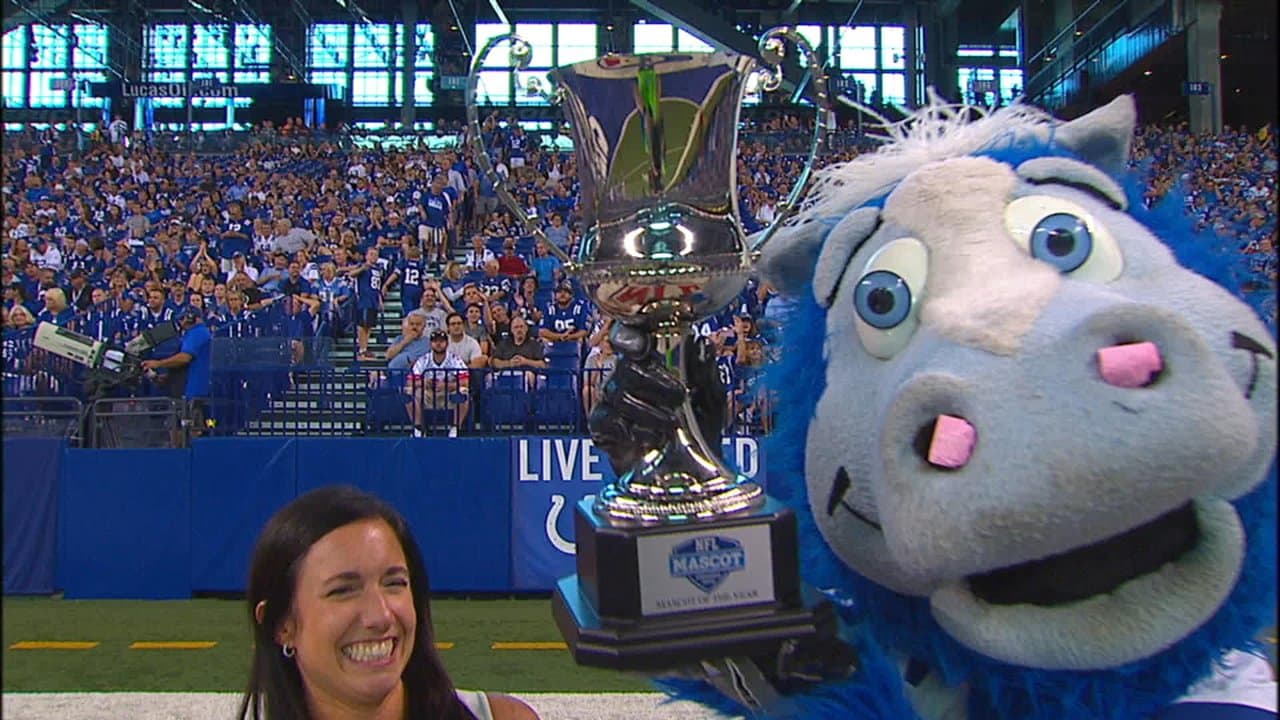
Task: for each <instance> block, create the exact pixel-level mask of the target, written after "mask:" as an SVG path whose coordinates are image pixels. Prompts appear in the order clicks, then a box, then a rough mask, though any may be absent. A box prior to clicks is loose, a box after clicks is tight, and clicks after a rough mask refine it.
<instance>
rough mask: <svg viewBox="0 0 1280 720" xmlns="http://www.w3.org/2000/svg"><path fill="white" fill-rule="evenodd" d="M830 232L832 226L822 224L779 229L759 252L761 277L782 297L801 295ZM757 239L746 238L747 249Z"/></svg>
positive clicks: (814, 223)
mask: <svg viewBox="0 0 1280 720" xmlns="http://www.w3.org/2000/svg"><path fill="white" fill-rule="evenodd" d="M829 229H831V223H829V222H823V221H821V220H813V221H810V222H807V223H803V224H800V225H790V226H785V227H782V228H779V229H778V232H777V234H776V235H774V236H773V238H772V239H771V240H769V242H768V244H767V245H765V246H764V248H763V250H761V255H760V261H759V262H758V263H757V265H756V269H757V270H759V272H760V277H761V278H763V279H764V281H765V282H767V283H769V284H770V285H772V286H773V287H774V288H776V289H777V290H778V292H780V293H782V294H783V295H792V296H794V295H798V294H800V293H801V292H802V291H803V290H804V288H805V286H806V285H808V284H809V282H810V280H812V279H813V266H814V264H815V263H816V262H817V261H818V249H819V248H821V247H822V239H823V238H824V237H826V235H827V230H829ZM761 232H763V231H761ZM756 237H758V236H757V235H753V236H752V237H751V238H749V239H748V243H747V244H748V245H750V244H751V241H753V240H754V239H755V238H756Z"/></svg>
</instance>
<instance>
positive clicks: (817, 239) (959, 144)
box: [668, 97, 1276, 720]
mask: <svg viewBox="0 0 1280 720" xmlns="http://www.w3.org/2000/svg"><path fill="white" fill-rule="evenodd" d="M1135 117H1136V113H1135V110H1134V106H1133V102H1132V100H1131V99H1130V98H1128V97H1122V98H1119V99H1117V100H1115V101H1114V102H1112V103H1111V104H1109V105H1107V106H1105V107H1103V108H1100V109H1099V110H1097V111H1095V112H1093V113H1091V114H1089V115H1087V116H1085V117H1082V118H1080V119H1078V120H1075V121H1072V122H1069V123H1057V122H1055V121H1053V120H1052V119H1051V118H1049V117H1047V116H1045V115H1044V114H1042V113H1040V112H1038V111H1036V110H1034V109H1032V108H1029V107H1026V106H1014V107H1011V108H1007V109H1004V110H1000V111H997V112H996V113H994V114H992V115H991V116H989V117H985V118H983V119H980V120H977V121H973V122H970V121H969V119H968V118H967V117H966V114H965V113H963V112H961V113H957V112H954V111H952V110H950V109H948V108H946V107H943V106H940V105H937V104H935V105H932V106H930V107H927V108H925V109H923V110H921V111H920V112H918V113H917V114H916V116H915V117H913V118H912V119H911V120H910V121H909V122H908V123H906V124H904V125H902V126H896V127H892V128H890V132H891V134H892V137H891V142H889V143H888V144H887V145H886V146H885V147H883V148H882V149H881V150H879V151H878V152H876V153H873V154H869V155H865V156H862V157H860V158H858V159H856V160H854V161H852V162H849V163H846V164H842V165H836V166H832V167H829V168H826V169H824V170H823V171H821V173H820V174H819V176H818V181H817V184H816V186H815V189H814V191H813V192H812V193H811V194H810V197H809V199H808V200H807V202H806V206H805V209H804V210H803V211H802V213H801V214H800V216H799V218H798V219H797V221H795V222H794V223H793V224H792V225H791V226H790V227H789V228H788V229H787V230H786V231H785V232H784V234H781V235H780V236H779V237H778V238H776V242H775V243H774V244H773V245H772V246H771V247H770V248H768V250H767V251H766V257H765V264H764V274H765V276H766V278H767V279H768V280H770V282H772V283H773V284H774V285H775V286H776V287H778V288H779V289H780V290H781V291H782V292H783V294H784V297H785V298H786V301H787V302H788V303H789V304H790V315H789V316H788V318H787V320H786V322H785V323H784V327H785V335H784V340H783V344H784V347H785V350H784V352H783V353H782V360H781V362H780V363H779V364H778V365H777V366H776V367H774V368H773V369H772V375H771V386H772V387H773V388H775V389H776V391H777V393H778V395H779V401H778V404H777V406H776V407H777V413H778V416H779V423H778V426H777V427H778V429H777V430H776V431H775V433H774V436H773V437H772V439H771V443H770V446H769V451H770V452H769V453H768V458H769V465H770V481H769V487H770V491H771V493H773V494H775V495H778V496H780V497H781V498H782V499H784V500H786V501H789V502H790V503H791V504H792V505H793V506H794V507H796V509H797V512H798V514H799V515H800V521H801V546H802V548H803V552H804V553H805V557H804V558H802V565H801V566H802V567H803V568H804V572H805V574H806V579H807V580H809V581H810V582H811V583H813V584H814V585H816V586H818V587H820V588H824V589H825V590H826V591H827V592H828V594H829V595H831V596H832V597H836V598H839V599H842V600H843V601H844V602H843V607H844V610H843V616H844V619H845V620H846V622H847V623H848V628H849V637H850V640H851V641H852V642H853V644H854V645H855V646H856V647H857V648H858V651H859V653H860V655H861V656H862V658H863V662H862V666H861V668H860V671H859V673H858V674H856V675H855V676H853V677H852V678H850V679H849V680H846V681H843V682H841V683H830V684H825V685H819V686H816V687H813V688H810V689H808V690H806V691H803V692H797V693H793V694H791V695H789V696H785V697H784V698H783V700H782V702H780V703H778V704H777V705H776V706H775V707H774V708H767V709H766V714H771V715H774V716H778V717H840V718H844V717H896V718H901V717H904V716H905V715H904V713H905V714H907V715H909V714H915V715H916V716H918V717H922V718H925V719H926V720H933V719H935V718H947V719H948V720H952V719H956V720H958V719H961V718H970V719H973V720H977V719H978V718H1032V719H1036V720H1038V719H1040V718H1044V719H1046V720H1048V719H1050V718H1052V719H1054V720H1059V719H1061V718H1071V719H1073V720H1074V719H1076V718H1099V719H1103V718H1105V719H1120V720H1143V719H1146V718H1175V717H1180V715H1179V713H1188V712H1197V711H1199V712H1201V713H1203V716H1204V717H1215V718H1227V717H1237V716H1233V715H1228V714H1227V713H1230V712H1239V713H1244V714H1241V715H1238V717H1255V716H1257V715H1248V713H1251V712H1252V713H1258V714H1261V716H1264V717H1273V716H1274V710H1275V684H1274V681H1273V680H1272V679H1271V676H1270V672H1269V668H1267V667H1266V666H1265V664H1263V663H1261V661H1259V660H1258V658H1257V657H1256V656H1255V655H1251V654H1248V651H1256V650H1257V647H1256V644H1255V643H1256V638H1258V637H1259V635H1260V633H1261V631H1263V630H1264V629H1265V628H1267V627H1270V626H1272V625H1273V624H1274V623H1275V589H1276V588H1275V584H1276V580H1275V529H1276V528H1275V512H1274V511H1275V483H1276V481H1275V476H1274V466H1273V463H1274V456H1275V446H1276V344H1275V340H1274V338H1273V337H1272V335H1271V333H1270V332H1269V330H1268V329H1267V326H1265V325H1264V324H1263V323H1262V322H1260V321H1259V319H1258V317H1257V316H1256V315H1254V314H1253V312H1252V311H1251V310H1250V309H1249V307H1248V306H1247V305H1246V304H1245V303H1243V302H1241V300H1240V298H1239V297H1237V296H1236V295H1233V293H1232V292H1231V291H1228V290H1227V289H1224V288H1223V287H1222V286H1220V285H1218V284H1215V283H1214V282H1211V281H1210V280H1208V279H1206V277H1205V276H1204V275H1208V276H1210V277H1213V278H1214V279H1216V280H1218V281H1220V282H1224V283H1226V284H1230V275H1231V273H1230V272H1229V271H1227V272H1222V271H1223V270H1224V268H1223V267H1221V265H1222V264H1223V262H1224V258H1222V257H1215V258H1213V262H1214V263H1216V264H1218V265H1219V267H1207V266H1198V267H1196V270H1198V271H1199V272H1201V273H1203V275H1202V274H1197V273H1196V272H1193V271H1192V270H1191V269H1188V268H1187V267H1184V266H1183V265H1180V264H1179V262H1178V260H1179V258H1182V259H1187V258H1190V257H1194V256H1197V255H1199V256H1201V257H1203V256H1204V253H1203V251H1202V250H1200V251H1197V250H1196V249H1195V248H1197V247H1203V246H1205V243H1209V244H1208V247H1214V243H1218V244H1220V243H1219V241H1216V240H1213V239H1205V238H1201V237H1195V236H1193V234H1192V233H1191V232H1190V223H1189V221H1188V220H1187V219H1186V218H1185V217H1182V214H1181V208H1180V203H1178V202H1177V199H1176V198H1174V199H1173V200H1172V202H1166V203H1165V205H1164V206H1162V207H1158V208H1156V209H1155V210H1151V211H1149V210H1146V209H1145V208H1143V207H1142V204H1141V200H1140V198H1141V195H1140V194H1139V193H1138V192H1137V188H1136V183H1135V182H1134V181H1133V180H1132V179H1131V178H1128V177H1126V176H1125V165H1126V159H1127V155H1128V150H1129V143H1130V139H1131V137H1132V135H1133V128H1134V123H1135ZM1175 204H1176V205H1178V206H1179V207H1176V208H1174V209H1172V210H1170V209H1169V208H1170V206H1172V205H1175ZM1171 248H1172V251H1171ZM1233 651H1246V652H1233ZM1197 683H1199V684H1197ZM668 687H671V688H673V689H674V690H675V691H676V692H678V693H680V694H683V695H685V696H692V697H698V698H700V699H703V700H705V701H707V702H711V703H713V704H714V703H715V702H716V701H714V700H712V699H711V697H710V696H709V695H708V694H707V692H706V687H705V686H701V687H696V686H693V685H690V684H688V683H674V684H669V685H668ZM1188 694H1190V696H1188ZM904 698H906V701H907V702H910V703H911V705H912V707H913V710H904V709H903V702H904V701H903V699H904ZM1180 698H1181V699H1182V700H1184V702H1179V700H1180ZM1186 700H1198V701H1200V702H1185V701H1186ZM1206 701H1216V702H1218V703H1219V704H1218V705H1216V706H1215V705H1213V704H1210V703H1208V702H1206ZM1224 702H1225V703H1226V704H1222V703H1224ZM719 706H720V707H724V709H726V710H728V709H729V708H727V707H725V706H724V705H719ZM837 708H838V709H837ZM1186 716H1187V717H1191V716H1190V715H1186Z"/></svg>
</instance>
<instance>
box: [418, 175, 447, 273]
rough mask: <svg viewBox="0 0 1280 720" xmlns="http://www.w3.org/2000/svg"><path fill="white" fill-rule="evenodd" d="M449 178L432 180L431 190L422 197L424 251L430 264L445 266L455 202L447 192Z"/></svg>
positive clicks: (437, 176) (440, 177)
mask: <svg viewBox="0 0 1280 720" xmlns="http://www.w3.org/2000/svg"><path fill="white" fill-rule="evenodd" d="M446 181H447V178H446V177H445V176H444V174H443V173H441V174H437V175H436V176H435V177H433V178H431V189H430V190H429V191H428V192H427V193H426V194H425V195H423V196H422V209H423V218H422V224H423V225H424V226H426V228H427V229H426V237H425V239H424V243H423V250H424V251H425V252H426V255H427V260H428V262H435V263H438V264H441V265H443V264H444V263H445V261H446V260H447V259H448V257H449V229H450V227H451V225H452V220H453V201H452V200H451V199H450V197H449V195H448V194H447V193H446V192H445V183H446Z"/></svg>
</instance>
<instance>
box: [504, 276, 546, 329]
mask: <svg viewBox="0 0 1280 720" xmlns="http://www.w3.org/2000/svg"><path fill="white" fill-rule="evenodd" d="M538 302H539V297H538V278H536V277H534V276H532V275H525V276H524V277H522V278H520V282H519V285H518V287H517V290H516V294H515V295H513V296H512V298H511V313H512V314H513V315H523V316H524V319H525V320H528V321H529V322H530V323H532V324H533V325H536V326H541V325H542V316H543V312H542V308H540V307H538Z"/></svg>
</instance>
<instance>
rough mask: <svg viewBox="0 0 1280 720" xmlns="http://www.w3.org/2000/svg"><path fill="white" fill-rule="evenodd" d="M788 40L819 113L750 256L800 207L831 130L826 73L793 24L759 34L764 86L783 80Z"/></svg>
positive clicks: (762, 247) (767, 88) (772, 86)
mask: <svg viewBox="0 0 1280 720" xmlns="http://www.w3.org/2000/svg"><path fill="white" fill-rule="evenodd" d="M787 40H790V41H791V42H792V43H793V44H794V45H795V46H796V47H798V48H800V52H801V53H802V54H803V55H804V61H805V64H806V65H807V66H808V71H809V78H810V80H809V81H810V82H812V83H813V88H814V90H815V93H814V95H815V97H816V98H817V102H818V112H817V117H815V118H814V123H813V140H812V142H810V144H809V159H808V160H807V161H806V162H805V164H804V169H803V170H801V171H800V177H798V178H796V182H795V185H793V186H792V187H791V192H790V194H788V195H787V199H786V201H785V202H784V203H783V204H782V207H781V208H779V212H778V214H777V216H776V217H775V218H774V219H773V222H772V223H770V224H769V227H767V228H765V231H764V232H763V233H761V234H760V236H759V237H758V238H757V239H756V241H755V242H753V243H752V244H751V253H752V254H753V255H755V254H758V253H759V252H760V251H761V250H763V249H764V246H765V243H767V242H769V240H770V239H771V238H773V236H774V234H776V233H777V232H778V230H779V228H781V227H782V224H783V223H784V222H786V221H787V220H789V219H791V217H792V216H793V215H795V214H796V211H797V210H798V209H799V206H800V199H801V198H802V197H803V196H804V194H805V192H807V191H808V189H809V184H810V182H811V181H812V179H813V164H814V162H816V161H817V159H818V149H819V148H821V147H822V145H823V144H824V143H825V142H826V140H827V132H828V130H829V129H830V128H829V127H828V126H827V122H828V118H829V115H830V114H831V110H832V108H833V107H834V106H833V105H832V103H831V95H829V94H828V92H827V76H826V74H825V73H824V72H823V69H822V66H821V65H819V64H818V54H817V53H815V52H814V51H813V46H811V45H810V44H809V41H808V40H806V39H805V38H804V36H803V35H801V34H800V33H799V32H797V31H796V29H795V28H792V27H775V28H771V29H769V30H767V31H765V33H764V34H763V35H761V36H760V45H759V48H760V57H761V59H762V60H763V61H764V64H765V65H767V66H769V69H768V70H767V71H766V72H767V73H768V74H767V75H766V76H765V77H764V79H763V81H762V85H763V87H764V89H766V90H776V89H777V88H778V85H780V84H781V83H782V64H783V61H784V60H785V59H786V41H787Z"/></svg>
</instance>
